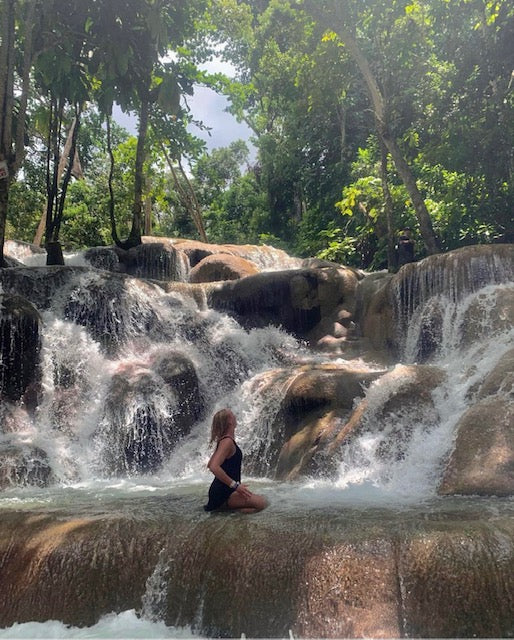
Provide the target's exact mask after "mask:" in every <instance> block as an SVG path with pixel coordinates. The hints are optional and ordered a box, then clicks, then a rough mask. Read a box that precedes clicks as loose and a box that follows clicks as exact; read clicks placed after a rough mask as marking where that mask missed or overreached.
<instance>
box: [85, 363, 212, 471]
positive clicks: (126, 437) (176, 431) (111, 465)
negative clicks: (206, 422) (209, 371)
mask: <svg viewBox="0 0 514 640" xmlns="http://www.w3.org/2000/svg"><path fill="white" fill-rule="evenodd" d="M202 410H203V403H202V400H201V396H200V392H199V387H198V377H197V375H196V371H195V368H194V366H193V364H192V363H191V362H190V361H189V359H188V358H187V357H185V356H184V355H182V354H180V353H177V352H174V351H167V352H164V353H162V354H160V355H159V356H158V357H157V358H156V359H154V360H152V361H150V362H146V363H145V362H143V361H142V362H139V363H134V362H129V363H126V365H125V366H123V365H122V366H120V370H119V372H118V373H116V374H115V375H114V376H113V378H112V381H111V387H110V389H109V391H108V393H107V398H106V401H105V407H104V417H103V419H102V420H101V422H100V427H99V428H98V430H97V432H96V434H95V440H96V441H97V442H98V445H99V449H100V450H101V451H102V452H103V453H102V457H103V460H104V469H105V473H106V474H107V475H111V474H114V475H116V474H119V473H128V474H133V473H149V472H153V471H156V470H157V469H158V468H159V467H160V466H161V464H162V462H163V461H164V460H165V458H166V457H167V456H168V455H169V453H170V452H171V451H172V450H173V448H174V447H175V445H176V444H177V442H178V441H179V440H180V438H182V437H183V436H185V435H187V433H189V431H190V430H191V427H192V425H193V424H194V423H195V422H196V421H197V420H198V418H199V417H200V415H201V413H202Z"/></svg>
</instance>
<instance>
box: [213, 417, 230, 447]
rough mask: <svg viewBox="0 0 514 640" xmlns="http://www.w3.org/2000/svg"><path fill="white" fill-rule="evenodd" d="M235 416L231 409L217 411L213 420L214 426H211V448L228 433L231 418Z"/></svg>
mask: <svg viewBox="0 0 514 640" xmlns="http://www.w3.org/2000/svg"><path fill="white" fill-rule="evenodd" d="M233 415H234V414H233V413H232V411H231V410H230V409H220V410H219V411H217V412H216V413H215V414H214V416H213V418H212V426H211V439H210V441H209V446H211V445H212V444H213V443H214V442H216V441H217V440H219V439H220V438H222V437H223V436H224V435H225V433H226V432H227V429H228V427H229V426H230V424H229V418H230V417H231V416H233Z"/></svg>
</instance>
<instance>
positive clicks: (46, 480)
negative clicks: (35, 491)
mask: <svg viewBox="0 0 514 640" xmlns="http://www.w3.org/2000/svg"><path fill="white" fill-rule="evenodd" d="M52 482H53V473H52V469H51V467H50V463H49V461H48V456H47V455H46V453H45V452H44V451H43V450H42V449H39V448H38V447H30V446H23V447H22V446H15V445H0V489H7V488H10V487H27V486H33V487H46V486H48V485H49V484H51V483H52Z"/></svg>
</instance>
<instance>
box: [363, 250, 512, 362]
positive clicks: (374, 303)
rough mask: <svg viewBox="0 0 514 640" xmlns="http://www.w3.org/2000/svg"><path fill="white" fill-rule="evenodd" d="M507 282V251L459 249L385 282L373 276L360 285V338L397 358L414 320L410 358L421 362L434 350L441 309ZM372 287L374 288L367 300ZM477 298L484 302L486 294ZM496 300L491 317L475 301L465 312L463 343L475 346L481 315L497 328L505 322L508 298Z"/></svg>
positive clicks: (507, 295)
mask: <svg viewBox="0 0 514 640" xmlns="http://www.w3.org/2000/svg"><path fill="white" fill-rule="evenodd" d="M513 277H514V247H513V246H512V245H501V244H498V245H480V246H471V247H463V248H462V249H457V250H455V251H450V252H448V253H445V254H438V255H434V256H430V257H428V258H425V259H424V260H421V261H420V262H416V263H411V264H407V265H405V266H403V267H402V268H401V269H400V271H399V272H398V273H397V274H395V275H394V276H391V277H389V276H385V277H384V278H383V283H382V282H381V280H382V279H381V278H380V277H379V276H377V277H376V278H375V277H374V279H373V280H371V281H369V285H368V284H367V281H368V279H365V280H364V283H363V284H361V288H362V290H363V292H364V293H363V301H362V303H361V305H360V307H359V309H358V321H359V324H360V326H361V330H362V333H363V335H364V336H365V337H366V338H367V339H368V340H369V341H370V343H371V344H372V346H373V347H374V348H375V349H377V350H379V351H380V350H384V351H386V352H389V353H391V354H392V355H393V356H394V357H399V356H401V355H402V350H403V347H404V339H405V336H406V333H407V327H408V325H409V324H410V323H411V322H412V319H413V318H414V317H416V318H417V319H418V320H419V325H420V329H419V336H418V341H417V347H416V352H415V353H413V354H411V357H412V359H414V360H416V361H421V362H422V361H427V360H428V359H429V358H430V357H431V356H432V355H433V354H435V353H436V352H437V349H438V347H439V345H440V338H441V323H442V313H443V312H444V308H445V306H447V305H448V304H453V303H455V302H458V301H461V300H462V299H463V298H464V297H466V296H467V295H469V294H470V293H475V292H478V291H480V290H481V289H482V288H483V287H485V286H486V285H488V284H501V283H508V282H511V281H512V279H513ZM375 284H376V285H377V286H378V287H379V288H378V290H377V291H376V292H375V293H374V294H373V289H374V287H375ZM366 288H368V290H366ZM369 293H371V294H372V295H371V296H370V295H369ZM483 295H484V298H487V294H483ZM498 295H499V297H498V302H497V303H495V304H496V305H497V312H496V314H495V313H494V310H493V311H492V312H491V310H490V306H491V305H490V304H487V301H486V303H485V305H481V303H480V300H478V301H476V302H475V303H474V306H472V308H471V309H470V311H469V314H470V315H469V319H470V322H469V323H467V324H466V323H464V325H463V339H464V341H466V342H467V341H468V340H469V341H474V340H476V338H477V335H476V333H475V331H474V329H475V328H476V327H478V326H479V325H480V321H481V319H483V317H484V313H487V314H488V316H487V317H488V321H492V323H493V326H498V328H501V326H502V323H504V322H505V321H504V320H503V319H502V318H503V310H504V309H507V308H509V306H510V309H512V293H509V292H506V293H505V294H498ZM509 314H510V315H511V314H512V311H509ZM493 316H495V317H496V319H494V318H493ZM482 326H483V325H482Z"/></svg>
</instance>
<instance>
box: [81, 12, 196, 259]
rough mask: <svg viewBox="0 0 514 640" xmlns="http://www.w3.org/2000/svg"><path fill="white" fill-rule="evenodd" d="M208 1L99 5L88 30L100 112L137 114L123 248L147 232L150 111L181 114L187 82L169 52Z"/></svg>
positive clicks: (184, 36)
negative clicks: (129, 220) (127, 229)
mask: <svg viewBox="0 0 514 640" xmlns="http://www.w3.org/2000/svg"><path fill="white" fill-rule="evenodd" d="M204 4H205V0H193V1H192V0H177V1H176V2H173V3H170V2H165V1H164V0H122V1H120V2H116V3H111V2H105V3H100V5H101V6H99V10H98V12H97V14H96V15H95V16H93V17H91V20H90V21H89V22H88V25H87V30H88V33H89V34H90V36H91V38H92V41H93V47H94V50H93V52H92V54H91V67H92V69H93V70H94V73H95V75H96V77H97V78H98V79H99V81H100V83H101V84H100V88H99V90H98V92H97V95H98V100H99V104H100V108H101V109H102V111H103V112H104V113H105V114H107V116H110V114H111V112H112V105H113V102H114V101H116V102H118V103H119V104H120V105H121V107H122V108H123V109H125V110H133V111H136V112H137V115H138V134H137V150H136V160H135V173H134V200H133V207H132V226H131V229H130V232H129V235H128V237H127V239H126V240H124V241H121V240H119V238H118V237H117V234H116V233H115V234H114V236H115V237H114V239H115V242H117V244H119V246H121V247H122V248H125V249H127V248H130V247H133V246H136V245H138V244H140V243H141V232H142V228H143V226H142V225H143V210H142V207H143V189H144V179H143V166H144V160H145V153H146V146H147V138H148V129H149V124H150V114H151V111H152V110H153V109H154V108H156V107H157V106H159V107H160V108H161V109H163V110H164V111H165V112H167V113H168V114H175V113H177V111H178V109H179V105H180V96H181V91H182V90H183V88H184V86H187V84H188V82H189V81H188V79H187V78H185V77H184V75H183V74H182V73H181V72H180V70H179V68H178V66H177V65H176V64H175V63H174V62H173V61H171V62H169V61H166V56H169V53H170V51H173V50H174V49H176V48H177V47H179V46H180V45H181V44H182V43H183V42H184V41H185V40H186V38H187V37H188V35H191V33H192V32H193V27H194V19H195V16H196V15H197V14H198V12H199V10H200V9H201V7H202V6H203V5H204Z"/></svg>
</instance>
